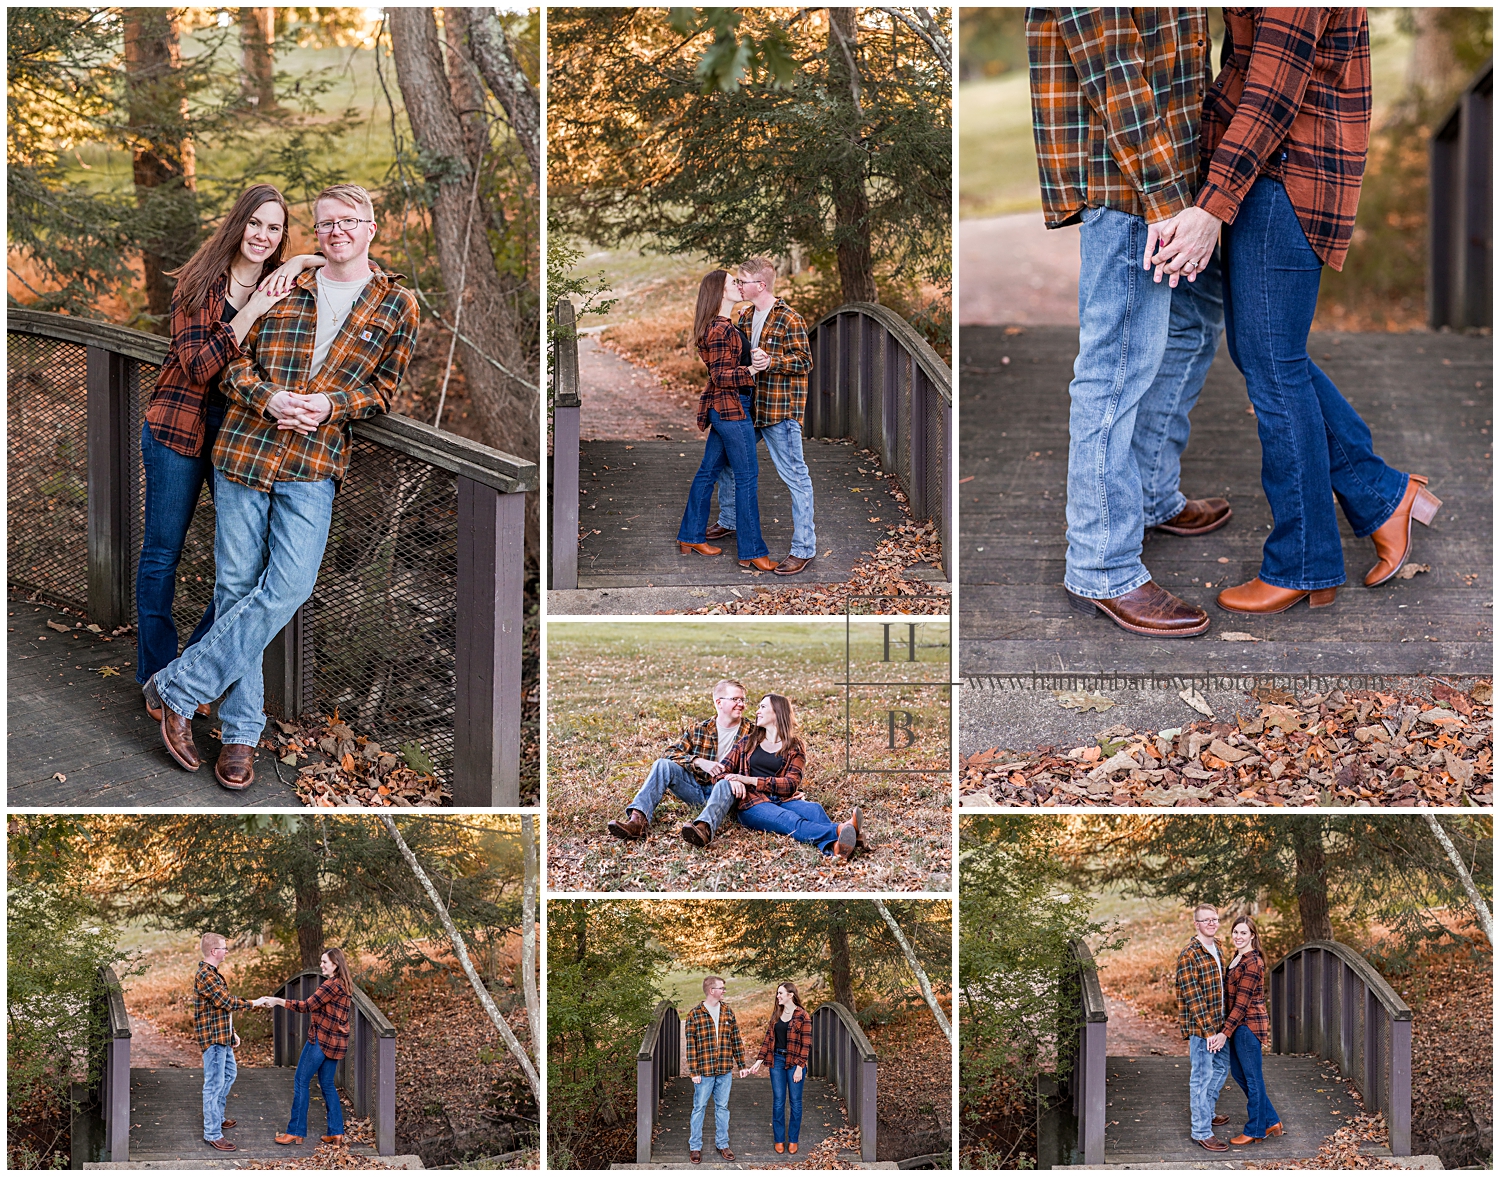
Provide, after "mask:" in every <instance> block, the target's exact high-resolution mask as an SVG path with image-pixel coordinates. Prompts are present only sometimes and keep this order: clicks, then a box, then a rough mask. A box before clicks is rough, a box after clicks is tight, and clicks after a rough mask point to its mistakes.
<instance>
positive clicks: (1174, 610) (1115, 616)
mask: <svg viewBox="0 0 1500 1177" xmlns="http://www.w3.org/2000/svg"><path fill="white" fill-rule="evenodd" d="M1068 600H1069V601H1070V602H1072V605H1073V608H1075V609H1077V610H1079V611H1080V612H1083V613H1094V612H1096V611H1097V612H1100V613H1103V614H1104V616H1106V617H1108V618H1109V619H1110V620H1111V621H1113V622H1114V623H1115V624H1116V625H1118V626H1119V627H1120V628H1121V629H1127V630H1129V631H1130V632H1131V633H1140V634H1145V635H1146V636H1147V637H1152V638H1190V637H1194V636H1196V635H1197V634H1200V633H1202V632H1203V631H1204V630H1206V629H1207V628H1208V614H1207V613H1205V612H1204V611H1203V610H1202V609H1200V608H1198V606H1197V605H1190V604H1188V603H1187V602H1186V601H1184V600H1182V599H1180V598H1178V597H1174V596H1173V595H1172V594H1171V593H1169V592H1167V590H1166V589H1164V588H1162V587H1161V586H1160V585H1159V584H1157V583H1156V581H1154V580H1148V581H1147V582H1146V583H1145V584H1143V585H1141V586H1140V588H1136V589H1131V591H1130V592H1128V593H1125V594H1124V595H1123V596H1119V597H1109V598H1107V599H1103V600H1096V599H1094V598H1093V597H1080V596H1078V595H1077V594H1076V593H1074V592H1073V591H1071V590H1069V592H1068Z"/></svg>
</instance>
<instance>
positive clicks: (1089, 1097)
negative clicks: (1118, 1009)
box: [1038, 940, 1412, 1168]
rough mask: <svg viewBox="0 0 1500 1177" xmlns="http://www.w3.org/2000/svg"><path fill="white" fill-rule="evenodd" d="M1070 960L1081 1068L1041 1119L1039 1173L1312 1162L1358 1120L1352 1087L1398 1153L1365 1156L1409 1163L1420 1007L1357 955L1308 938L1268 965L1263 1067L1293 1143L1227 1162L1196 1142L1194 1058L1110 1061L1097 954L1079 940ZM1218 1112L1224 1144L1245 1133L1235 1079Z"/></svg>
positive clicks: (1252, 1150)
mask: <svg viewBox="0 0 1500 1177" xmlns="http://www.w3.org/2000/svg"><path fill="white" fill-rule="evenodd" d="M1073 955H1074V962H1073V963H1074V968H1073V970H1072V971H1071V972H1069V973H1068V974H1067V975H1066V976H1065V977H1063V978H1062V981H1061V983H1062V984H1063V985H1064V987H1065V989H1067V990H1071V992H1072V994H1073V995H1074V998H1075V1000H1076V1011H1077V1018H1078V1034H1077V1039H1076V1041H1075V1042H1074V1043H1073V1047H1072V1050H1071V1054H1072V1059H1073V1071H1072V1075H1071V1076H1070V1078H1069V1080H1068V1081H1067V1082H1066V1083H1064V1084H1062V1085H1060V1087H1059V1088H1058V1090H1057V1093H1056V1098H1055V1099H1052V1100H1050V1101H1049V1103H1050V1106H1049V1107H1048V1109H1047V1110H1046V1112H1045V1113H1044V1114H1043V1115H1042V1116H1041V1117H1039V1125H1038V1158H1039V1167H1040V1168H1074V1167H1091V1166H1098V1165H1106V1164H1107V1165H1139V1166H1141V1167H1165V1168H1172V1167H1194V1166H1197V1165H1200V1164H1210V1163H1213V1162H1222V1161H1257V1162H1259V1161H1270V1160H1287V1159H1295V1158H1305V1157H1312V1156H1315V1155H1316V1154H1317V1152H1318V1149H1319V1148H1321V1147H1322V1145H1323V1142H1324V1140H1325V1139H1326V1138H1327V1137H1328V1136H1329V1135H1330V1134H1331V1133H1332V1132H1333V1131H1334V1130H1335V1129H1336V1128H1338V1127H1339V1126H1340V1125H1341V1124H1343V1123H1346V1122H1348V1120H1349V1119H1350V1118H1352V1117H1353V1116H1356V1115H1359V1114H1360V1111H1361V1109H1360V1106H1359V1103H1358V1102H1357V1101H1356V1100H1355V1098H1354V1097H1353V1096H1352V1095H1351V1094H1350V1092H1349V1090H1348V1086H1349V1085H1351V1084H1352V1085H1353V1087H1354V1088H1355V1089H1357V1090H1358V1092H1359V1095H1360V1098H1361V1099H1362V1101H1363V1104H1364V1110H1366V1111H1369V1112H1377V1111H1378V1112H1382V1113H1384V1115H1385V1119H1386V1124H1387V1125H1388V1127H1389V1129H1390V1146H1389V1147H1386V1146H1384V1145H1371V1146H1366V1147H1365V1148H1364V1149H1362V1151H1363V1152H1364V1153H1366V1154H1367V1155H1370V1156H1385V1157H1389V1156H1393V1155H1394V1156H1398V1157H1405V1156H1410V1155H1411V1032H1412V1024H1411V1009H1410V1008H1409V1007H1408V1006H1407V1005H1406V1003H1405V1002H1403V1001H1402V1000H1401V998H1400V997H1398V996H1397V995H1396V992H1395V990H1393V989H1392V988H1391V987H1390V985H1389V984H1387V983H1386V980H1385V978H1384V977H1382V976H1381V975H1380V974H1379V972H1377V971H1376V970H1375V968H1374V967H1373V966H1372V965H1371V964H1370V962H1369V961H1367V960H1365V958H1364V957H1362V956H1361V955H1360V954H1359V953H1357V952H1356V951H1355V950H1354V949H1352V948H1350V947H1349V946H1347V945H1345V944H1340V943H1337V942H1335V941H1331V940H1313V941H1309V942H1308V943H1306V944H1303V945H1301V946H1300V947H1298V948H1295V949H1293V950H1292V951H1291V952H1289V953H1288V954H1287V955H1286V956H1285V957H1283V958H1282V959H1281V960H1280V961H1279V962H1277V963H1276V964H1275V965H1273V966H1272V967H1271V970H1270V973H1269V975H1268V980H1267V990H1268V992H1267V994H1266V1004H1267V1008H1268V1010H1269V1012H1270V1016H1271V1045H1270V1046H1269V1047H1268V1048H1267V1050H1266V1052H1265V1056H1264V1060H1263V1067H1264V1072H1265V1079H1266V1089H1267V1091H1268V1092H1269V1093H1270V1095H1271V1100H1272V1102H1273V1103H1274V1104H1275V1105H1276V1110H1277V1112H1279V1113H1280V1115H1281V1122H1282V1125H1283V1126H1284V1128H1285V1135H1283V1136H1277V1137H1268V1138H1267V1139H1265V1140H1263V1141H1261V1142H1260V1143H1258V1144H1256V1145H1254V1146H1249V1147H1246V1148H1244V1149H1231V1151H1230V1152H1229V1153H1227V1154H1226V1153H1218V1154H1209V1153H1205V1152H1204V1151H1203V1150H1202V1149H1201V1148H1200V1147H1199V1146H1198V1145H1197V1144H1195V1143H1193V1140H1192V1134H1191V1132H1190V1130H1189V1129H1190V1123H1189V1117H1188V1073H1189V1065H1188V1060H1187V1059H1186V1058H1183V1057H1124V1056H1112V1055H1110V1054H1109V1045H1110V1044H1109V1040H1108V1033H1109V1013H1108V1010H1107V1008H1106V1006H1105V1001H1104V994H1103V991H1102V990H1101V988H1100V986H1099V974H1098V970H1097V968H1096V966H1095V964H1094V958H1093V955H1092V953H1090V951H1089V949H1088V946H1087V945H1085V944H1084V943H1082V942H1081V941H1075V942H1074V944H1073ZM1217 1110H1218V1112H1219V1114H1221V1115H1227V1116H1228V1117H1229V1123H1228V1124H1227V1125H1226V1126H1225V1128H1224V1129H1223V1130H1222V1131H1221V1132H1220V1133H1219V1135H1220V1136H1221V1138H1222V1137H1223V1136H1224V1135H1225V1134H1226V1133H1227V1134H1228V1135H1236V1134H1238V1132H1239V1131H1240V1130H1241V1128H1242V1126H1243V1124H1244V1122H1245V1114H1246V1107H1245V1096H1244V1093H1243V1092H1242V1091H1241V1090H1240V1088H1239V1086H1238V1085H1237V1084H1236V1083H1235V1082H1234V1081H1233V1080H1226V1082H1225V1085H1224V1089H1223V1092H1222V1093H1221V1094H1220V1096H1219V1101H1218V1109H1217ZM1231 1129H1232V1130H1233V1131H1230V1130H1231Z"/></svg>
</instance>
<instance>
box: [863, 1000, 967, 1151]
mask: <svg viewBox="0 0 1500 1177" xmlns="http://www.w3.org/2000/svg"><path fill="white" fill-rule="evenodd" d="M913 996H915V994H913ZM937 998H938V1003H939V1004H940V1005H941V1006H942V1007H943V1012H944V1013H945V1014H947V1016H948V1018H949V1020H950V1022H951V1020H952V1017H953V1002H952V1000H951V998H950V996H949V994H948V993H947V992H946V991H945V990H943V989H941V988H940V989H939V990H938V992H937ZM865 1032H866V1035H867V1036H868V1037H869V1039H870V1045H871V1046H873V1047H874V1048H875V1053H876V1054H877V1055H879V1057H880V1082H879V1083H877V1084H876V1087H875V1113H876V1119H877V1120H878V1121H879V1124H880V1134H881V1136H882V1138H883V1139H885V1140H888V1141H889V1140H893V1139H896V1140H899V1139H900V1138H902V1137H907V1136H916V1135H918V1134H927V1133H937V1134H938V1135H940V1137H941V1139H942V1141H943V1143H942V1145H941V1146H940V1147H939V1148H930V1147H928V1146H926V1145H918V1144H916V1143H913V1144H912V1145H910V1146H908V1147H907V1148H905V1149H904V1150H903V1151H902V1155H903V1156H904V1155H910V1154H915V1153H917V1152H928V1151H931V1152H938V1151H945V1150H946V1149H948V1148H949V1147H950V1143H949V1142H950V1141H951V1140H952V1136H953V1132H952V1124H953V1067H952V1059H953V1053H952V1049H951V1048H950V1047H949V1045H948V1040H947V1038H945V1037H944V1036H943V1032H942V1031H941V1030H940V1029H938V1024H937V1021H936V1019H935V1018H933V1016H932V1011H931V1010H930V1009H928V1008H927V1005H926V1004H925V1003H923V1004H921V1005H914V1006H912V1007H911V1008H908V1009H905V1010H903V1011H901V1012H900V1013H898V1014H897V1015H896V1016H895V1017H893V1018H892V1019H891V1021H889V1022H887V1023H885V1024H884V1025H875V1026H870V1027H868V1028H867V1029H866V1031H865ZM856 1147H857V1146H856Z"/></svg>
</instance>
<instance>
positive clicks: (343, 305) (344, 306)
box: [308, 270, 375, 376]
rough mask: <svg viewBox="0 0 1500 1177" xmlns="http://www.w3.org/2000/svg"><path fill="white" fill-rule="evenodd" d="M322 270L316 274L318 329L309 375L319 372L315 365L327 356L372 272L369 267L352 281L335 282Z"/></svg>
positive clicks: (318, 365) (317, 365)
mask: <svg viewBox="0 0 1500 1177" xmlns="http://www.w3.org/2000/svg"><path fill="white" fill-rule="evenodd" d="M323 273H324V271H323V270H319V271H318V275H317V281H318V329H317V331H316V332H314V334H313V354H312V368H311V370H310V371H309V372H308V375H309V376H316V375H317V374H318V369H319V368H321V367H322V366H323V361H324V360H326V359H327V358H328V348H329V347H330V346H331V345H332V343H333V341H334V338H335V337H336V336H337V335H338V333H339V331H340V329H341V328H342V327H343V326H344V320H345V319H347V318H348V317H349V311H350V310H351V309H352V308H353V306H354V300H355V299H357V298H358V297H359V292H360V291H361V290H363V289H364V288H365V287H366V286H368V285H369V284H370V279H371V278H373V277H374V276H375V275H374V271H373V270H372V271H369V272H367V273H366V274H365V276H364V277H363V278H356V279H355V280H354V281H353V282H334V281H331V280H329V279H328V278H325V277H323Z"/></svg>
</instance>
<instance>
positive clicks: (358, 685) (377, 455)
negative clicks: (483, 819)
mask: <svg viewBox="0 0 1500 1177" xmlns="http://www.w3.org/2000/svg"><path fill="white" fill-rule="evenodd" d="M6 338H7V343H8V370H7V377H8V393H7V397H8V410H9V420H8V426H9V428H8V431H7V434H8V457H9V468H8V477H9V484H8V485H9V490H8V496H9V497H8V503H7V507H8V522H9V539H8V549H7V554H8V557H9V565H8V566H9V579H10V583H11V584H12V585H15V586H17V587H19V588H22V589H25V590H28V591H33V592H38V593H39V594H40V595H41V596H44V597H46V598H49V599H51V600H53V601H56V602H58V603H60V604H62V605H65V606H70V607H72V608H75V609H78V610H81V611H83V612H84V613H86V614H87V615H88V616H89V618H90V619H92V620H93V621H94V622H96V623H97V624H99V625H100V626H102V627H103V628H104V629H105V630H110V629H113V628H115V627H117V626H121V625H127V624H130V623H132V622H133V621H134V619H135V593H134V585H135V571H136V564H137V561H138V560H139V556H140V550H141V538H142V527H143V518H144V515H143V505H144V499H145V479H144V474H143V472H142V469H141V451H140V435H141V424H142V421H143V419H144V414H145V407H146V402H147V401H148V400H149V398H150V395H151V391H152V389H153V387H154V386H155V383H156V376H157V373H158V371H159V370H160V367H161V365H162V363H163V362H164V361H165V360H166V356H167V341H166V340H164V339H161V338H159V337H157V336H154V335H147V334H145V333H143V332H140V331H132V330H129V329H128V328H124V327H118V326H115V325H114V324H111V323H100V322H94V321H92V320H87V319H80V318H76V317H73V316H67V315H54V314H48V313H43V312H37V311H29V310H26V309H24V308H17V307H10V308H8V309H7V320H6ZM353 439H354V440H353V444H352V449H351V460H350V465H349V472H348V475H347V477H346V478H345V479H344V483H343V486H342V488H341V489H340V491H339V493H338V495H337V496H336V497H335V499H334V508H333V522H332V526H331V528H330V531H329V537H328V547H327V550H326V551H325V553H324V556H323V563H322V566H321V567H320V569H319V572H318V583H317V588H316V589H315V590H314V592H313V596H312V599H311V600H310V601H308V603H307V604H305V605H304V606H303V607H302V608H301V609H300V610H298V612H297V615H296V617H295V618H294V619H293V621H292V622H291V624H289V625H288V626H287V627H286V629H285V630H283V631H282V632H281V633H280V634H279V635H277V637H276V639H275V640H274V641H273V642H272V643H271V645H270V647H269V648H268V649H267V650H266V655H265V660H264V666H265V682H266V708H267V710H268V711H269V712H271V713H272V714H274V715H282V716H287V717H290V716H295V715H301V714H307V713H312V712H320V713H323V714H327V715H332V714H334V712H335V711H337V712H338V713H339V715H340V716H341V717H342V718H343V719H344V720H345V721H346V722H347V723H349V724H350V725H351V726H353V727H355V728H356V729H357V731H358V732H359V733H360V734H362V735H366V736H369V737H370V738H371V739H373V740H376V741H378V742H379V743H380V745H381V747H382V748H383V749H384V750H386V751H390V752H399V751H400V750H402V749H403V748H404V747H408V746H412V747H415V748H416V749H419V750H420V751H421V752H422V753H423V754H424V755H426V756H427V757H428V758H429V759H430V760H431V761H432V762H433V764H434V765H435V767H436V770H437V773H438V775H439V777H440V778H441V779H443V780H445V781H447V782H448V783H449V784H450V785H451V787H452V790H453V799H454V802H455V804H457V805H476V806H477V805H484V806H489V805H516V804H518V803H519V801H520V751H521V657H522V632H521V630H522V619H523V614H524V600H523V589H522V585H523V576H524V566H523V560H524V550H525V542H524V540H525V497H526V496H525V492H526V491H528V490H535V489H537V487H538V485H539V474H538V470H537V466H536V464H535V463H534V462H528V461H525V460H524V459H521V458H517V457H513V456H512V455H510V454H505V453H501V452H500V451H498V450H493V449H490V448H488V447H487V446H482V445H479V444H477V443H475V442H471V441H468V440H467V439H465V438H462V437H457V436H455V435H452V434H448V433H443V432H441V431H439V430H436V429H433V428H432V427H430V426H428V425H424V424H422V423H420V422H417V421H412V420H409V419H408V418H405V417H400V416H397V415H394V414H387V415H382V416H379V417H375V418H373V419H370V420H366V421H356V422H354V425H353ZM213 546H214V518H213V503H212V498H211V496H210V495H207V494H205V495H202V496H201V497H200V499H199V502H198V510H197V513H196V514H195V515H194V517H193V523H192V526H191V527H190V529H189V532H188V537H187V542H186V545H185V547H184V550H183V558H182V562H181V564H180V565H179V567H178V569H177V576H178V585H177V595H176V603H175V606H174V612H175V618H176V621H177V628H178V631H179V633H181V634H182V635H183V636H184V637H185V636H186V635H187V634H189V633H190V632H192V629H193V627H194V625H195V624H196V623H197V621H198V618H199V616H200V615H201V614H202V613H203V610H204V607H205V606H206V605H207V604H208V603H209V602H211V601H212V599H213V588H214V558H213Z"/></svg>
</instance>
